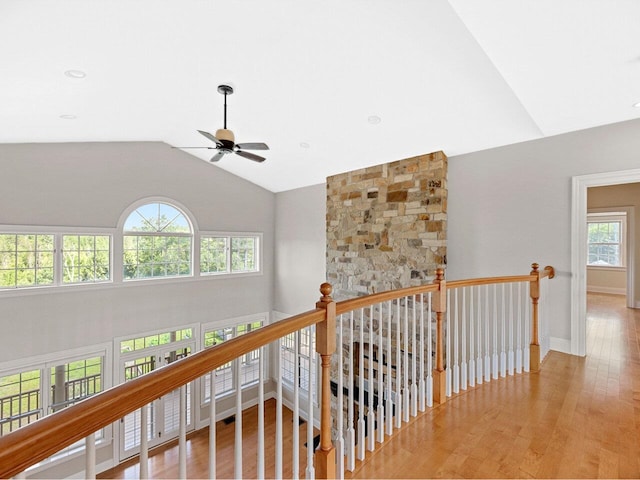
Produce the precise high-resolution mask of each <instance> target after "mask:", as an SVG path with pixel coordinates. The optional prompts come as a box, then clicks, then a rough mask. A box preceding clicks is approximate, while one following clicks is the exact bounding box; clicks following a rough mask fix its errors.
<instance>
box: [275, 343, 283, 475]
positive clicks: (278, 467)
mask: <svg viewBox="0 0 640 480" xmlns="http://www.w3.org/2000/svg"><path fill="white" fill-rule="evenodd" d="M281 342H282V339H281V338H280V339H278V340H277V341H276V351H277V352H278V354H277V355H276V449H275V450H276V451H275V455H276V458H275V477H276V478H282V457H283V453H282V450H283V448H282V447H283V446H282V442H283V438H282V346H281Z"/></svg>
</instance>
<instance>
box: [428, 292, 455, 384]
mask: <svg viewBox="0 0 640 480" xmlns="http://www.w3.org/2000/svg"><path fill="white" fill-rule="evenodd" d="M429 295H431V293H429ZM446 302H447V312H446V317H445V321H446V328H445V330H444V335H445V339H444V355H445V362H446V363H445V365H446V370H445V372H444V373H445V395H446V396H447V397H450V396H451V392H452V388H453V385H452V384H453V377H452V369H453V368H452V367H453V362H452V361H451V291H450V290H447V300H446Z"/></svg>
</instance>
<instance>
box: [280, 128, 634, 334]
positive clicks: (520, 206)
mask: <svg viewBox="0 0 640 480" xmlns="http://www.w3.org/2000/svg"><path fill="white" fill-rule="evenodd" d="M445 153H447V152H446V151H445ZM390 160H392V159H390ZM639 167H640V120H633V121H628V122H623V123H618V124H614V125H607V126H603V127H598V128H593V129H588V130H583V131H580V132H573V133H567V134H563V135H557V136H554V137H548V138H543V139H540V140H534V141H530V142H524V143H519V144H515V145H509V146H505V147H500V148H494V149H490V150H485V151H481V152H475V153H470V154H466V155H458V156H453V157H449V177H448V186H449V202H448V215H449V217H448V222H449V223H448V242H449V243H448V255H447V260H448V267H447V278H449V279H452V280H453V279H460V278H469V277H478V276H493V275H510V274H527V273H529V271H530V270H531V267H530V265H531V263H532V262H539V263H540V264H541V265H543V266H544V265H553V266H554V267H555V268H556V272H557V276H556V278H555V279H554V280H552V282H553V284H552V286H553V288H552V290H551V294H552V297H551V298H550V302H551V303H550V311H551V312H552V315H553V318H552V319H551V325H550V335H551V337H552V346H553V345H554V342H553V340H554V339H556V340H558V341H556V342H555V344H556V345H567V343H566V341H568V340H569V339H570V336H571V319H570V305H571V271H570V270H571V248H572V246H571V178H572V177H573V176H577V175H585V174H591V173H601V172H610V171H621V170H628V169H633V168H639ZM317 188H318V187H309V188H307V189H301V190H299V191H297V197H296V201H298V202H305V203H310V202H313V201H314V198H316V197H315V195H314V192H315V190H316V189H317ZM315 201H316V202H317V203H316V209H317V210H318V211H321V210H322V211H323V209H324V201H323V202H320V201H319V200H315ZM280 208H282V205H280ZM312 220H313V219H312V218H311V217H309V221H312ZM298 227H299V228H301V229H305V228H311V227H303V226H302V225H298ZM315 248H316V249H318V251H322V250H323V249H324V245H323V244H322V241H321V239H318V240H317V242H316V246H315ZM279 295H280V300H279V301H280V302H286V301H287V300H286V298H288V295H289V293H288V292H287V291H280V292H279Z"/></svg>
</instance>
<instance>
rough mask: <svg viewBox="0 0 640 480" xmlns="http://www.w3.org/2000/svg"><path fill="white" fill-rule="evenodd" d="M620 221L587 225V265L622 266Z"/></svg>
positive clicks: (589, 223)
mask: <svg viewBox="0 0 640 480" xmlns="http://www.w3.org/2000/svg"><path fill="white" fill-rule="evenodd" d="M622 231H623V230H622V221H602V222H588V223H587V240H588V247H587V253H588V256H587V265H591V266H615V267H617V266H622V265H623V263H622V244H621V242H622Z"/></svg>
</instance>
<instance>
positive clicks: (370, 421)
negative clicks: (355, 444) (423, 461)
mask: <svg viewBox="0 0 640 480" xmlns="http://www.w3.org/2000/svg"><path fill="white" fill-rule="evenodd" d="M373 317H374V308H373V305H372V306H370V307H369V325H368V327H367V331H368V332H369V368H368V369H367V370H368V371H367V375H368V381H367V400H368V402H367V450H369V451H370V452H373V449H374V447H375V442H376V437H375V416H374V414H373V397H374V394H375V391H374V387H375V382H374V380H373V342H374V340H373Z"/></svg>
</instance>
